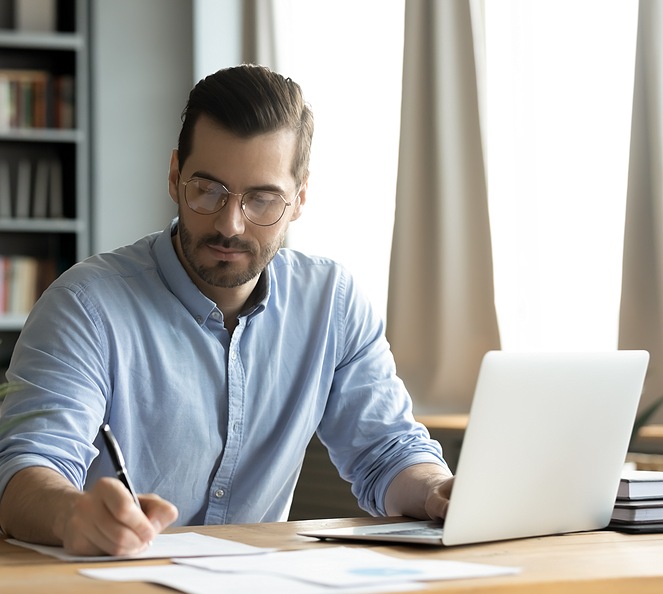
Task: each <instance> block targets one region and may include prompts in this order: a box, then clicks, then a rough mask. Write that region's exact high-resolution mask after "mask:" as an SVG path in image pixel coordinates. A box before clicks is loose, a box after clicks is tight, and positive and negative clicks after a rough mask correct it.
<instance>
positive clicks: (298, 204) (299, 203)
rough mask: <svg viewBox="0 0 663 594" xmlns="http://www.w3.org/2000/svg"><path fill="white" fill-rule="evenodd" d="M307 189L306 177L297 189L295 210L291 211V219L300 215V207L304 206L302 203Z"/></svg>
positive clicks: (304, 201)
mask: <svg viewBox="0 0 663 594" xmlns="http://www.w3.org/2000/svg"><path fill="white" fill-rule="evenodd" d="M307 190H308V178H307V179H306V181H305V182H304V183H303V184H302V187H301V189H300V190H299V194H298V198H296V200H297V202H296V204H295V210H294V211H293V213H292V216H291V217H290V220H291V221H296V220H297V219H298V218H299V217H300V216H301V214H302V209H303V208H304V204H305V203H306V192H307Z"/></svg>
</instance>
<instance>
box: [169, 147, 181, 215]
mask: <svg viewBox="0 0 663 594" xmlns="http://www.w3.org/2000/svg"><path fill="white" fill-rule="evenodd" d="M179 182H180V163H179V152H178V150H177V149H173V152H172V153H171V155H170V169H169V170H168V193H169V194H170V197H171V199H172V200H173V202H174V203H175V204H179V203H180V197H179V193H178V191H177V188H178V186H179Z"/></svg>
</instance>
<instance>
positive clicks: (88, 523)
mask: <svg viewBox="0 0 663 594" xmlns="http://www.w3.org/2000/svg"><path fill="white" fill-rule="evenodd" d="M139 501H140V504H141V509H139V508H138V506H137V505H136V503H135V502H134V500H133V498H132V496H131V494H130V493H129V491H128V490H127V489H126V487H125V486H124V485H123V484H122V483H121V482H120V481H119V480H117V479H115V478H103V479H101V480H99V481H98V482H97V484H96V485H95V486H94V487H93V488H92V490H90V491H86V492H82V493H81V492H80V491H78V490H77V489H75V488H74V487H73V485H71V484H70V483H69V482H68V481H67V480H66V479H65V478H64V477H62V476H61V475H60V474H58V473H57V472H55V471H53V470H51V469H48V468H41V467H34V468H26V469H24V470H21V471H19V472H17V473H16V474H15V475H14V476H13V477H12V479H11V480H10V481H9V484H8V485H7V488H6V489H5V492H4V494H3V496H2V499H1V500H0V526H1V527H2V530H3V531H4V532H5V533H6V534H7V535H10V536H12V537H14V538H17V539H19V540H24V541H27V542H34V543H39V544H49V545H62V546H63V547H64V548H65V550H66V551H67V552H68V553H72V554H78V555H100V554H109V555H130V554H135V553H138V552H140V551H142V550H144V549H145V548H147V547H148V546H149V543H150V541H152V540H153V539H154V537H155V536H156V535H157V534H158V533H159V532H161V530H163V529H164V528H166V527H167V526H169V525H170V524H172V523H173V522H174V521H175V520H176V519H177V508H176V507H175V506H174V505H173V504H171V503H169V502H168V501H165V500H164V499H161V498H160V497H158V496H157V495H140V496H139Z"/></svg>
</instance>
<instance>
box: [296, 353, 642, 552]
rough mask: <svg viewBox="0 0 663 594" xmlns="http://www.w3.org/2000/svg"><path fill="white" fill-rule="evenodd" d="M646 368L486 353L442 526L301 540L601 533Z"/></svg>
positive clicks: (426, 540)
mask: <svg viewBox="0 0 663 594" xmlns="http://www.w3.org/2000/svg"><path fill="white" fill-rule="evenodd" d="M648 362H649V354H648V353H647V352H646V351H612V352H607V353H513V352H506V351H492V352H489V353H487V354H486V356H485V357H484V359H483V362H482V364H481V368H480V372H479V378H478V381H477V386H476V390H475V394H474V399H473V401H472V407H471V411H470V416H469V421H468V426H467V430H466V432H465V437H464V439H463V446H462V449H461V453H460V458H459V461H458V468H457V471H456V478H455V480H454V487H453V491H452V495H451V500H450V502H449V508H448V513H447V517H446V520H445V522H444V526H443V527H441V525H439V524H435V523H434V522H426V521H415V522H407V523H398V524H390V525H384V524H383V525H380V520H378V519H376V522H375V524H371V525H370V526H363V527H354V528H336V529H327V530H318V531H307V532H300V534H302V535H304V536H314V537H317V538H339V539H360V540H379V541H385V542H389V541H391V542H411V543H422V544H437V545H442V544H443V545H459V544H469V543H478V542H487V541H495V540H506V539H512V538H524V537H531V536H542V535H547V534H560V533H565V532H579V531H587V530H598V529H602V528H605V527H606V526H607V525H608V523H609V522H610V517H611V515H612V510H613V506H614V503H615V497H616V494H617V487H618V485H619V479H620V476H621V472H622V468H623V464H624V459H625V456H626V452H627V449H628V444H629V440H630V436H631V432H632V429H633V425H634V421H635V416H636V412H637V407H638V402H639V400H640V394H641V392H642V387H643V383H644V378H645V373H646V370H647V365H648Z"/></svg>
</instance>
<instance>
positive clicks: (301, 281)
mask: <svg viewBox="0 0 663 594" xmlns="http://www.w3.org/2000/svg"><path fill="white" fill-rule="evenodd" d="M312 134H313V116H312V113H311V111H310V109H309V107H308V106H307V105H306V104H305V102H304V100H303V97H302V94H301V90H300V88H299V86H298V85H297V84H295V83H294V82H293V81H291V80H290V79H285V78H284V77H282V76H280V75H278V74H276V73H274V72H272V71H270V70H269V69H267V68H263V67H258V66H248V65H244V66H239V67H236V68H230V69H226V70H222V71H219V72H217V73H216V74H213V75H211V76H209V77H207V78H206V79H204V80H203V81H201V82H200V83H198V85H197V86H196V87H195V88H194V89H193V91H192V92H191V94H190V96H189V101H188V103H187V106H186V109H185V112H184V114H183V126H182V131H181V133H180V138H179V144H178V149H177V150H175V151H173V154H172V158H171V163H170V171H169V176H168V186H169V193H170V196H171V198H172V199H173V201H174V202H175V203H176V204H177V207H178V218H176V219H175V220H174V221H173V223H172V224H171V225H169V227H168V228H167V229H166V230H165V231H163V232H162V233H155V234H152V235H149V236H147V237H145V238H143V239H142V240H140V241H138V242H137V243H135V244H134V245H132V246H127V247H125V248H121V249H118V250H116V251H114V252H111V253H108V254H101V255H98V256H94V257H92V258H90V259H88V260H87V261H85V262H83V263H81V264H78V265H76V266H74V267H72V268H71V269H70V270H69V271H68V272H66V273H65V274H63V275H62V276H61V277H60V279H58V280H57V281H56V282H55V283H54V284H53V285H52V286H51V287H50V288H49V289H48V290H47V291H46V292H45V294H44V295H43V297H42V298H41V299H40V301H39V303H38V304H37V305H36V306H35V308H34V310H33V312H32V313H31V315H30V317H29V319H28V321H27V323H26V325H25V328H24V330H23V332H22V333H21V336H20V339H19V342H18V344H17V345H16V349H15V351H14V355H13V358H12V362H11V365H10V369H9V372H8V377H9V379H10V380H13V381H17V382H20V383H22V384H23V385H22V389H20V390H19V391H18V392H16V393H13V394H12V395H11V396H10V397H9V398H8V399H7V400H6V402H5V403H4V405H3V408H2V417H1V418H0V494H1V499H0V526H1V527H2V530H3V531H4V532H5V533H6V534H8V535H11V536H13V537H15V538H19V539H23V540H27V541H35V542H41V543H50V544H62V545H63V546H64V547H65V548H66V549H67V550H69V551H71V552H76V553H82V554H98V553H103V552H105V553H111V554H127V553H135V552H137V551H140V550H142V549H143V548H145V547H146V546H148V544H149V542H150V541H151V540H152V539H153V538H154V536H155V534H157V533H158V532H159V531H161V530H162V529H164V528H165V527H166V526H168V525H170V524H172V523H173V522H175V521H177V522H178V523H180V524H203V523H210V524H214V523H215V524H220V523H240V522H260V521H277V520H285V519H287V515H288V512H289V508H290V503H291V500H292V494H293V491H294V488H295V484H296V481H297V477H298V475H299V471H300V469H301V463H302V460H303V457H304V453H305V450H306V446H307V444H308V442H309V440H310V438H311V437H312V435H313V434H314V433H315V432H316V431H317V433H318V435H319V437H320V439H321V441H322V442H323V443H324V444H325V445H326V446H327V448H328V449H329V452H330V456H331V458H332V460H333V461H334V463H335V465H336V466H337V467H338V469H339V472H340V474H341V476H343V477H344V478H345V479H347V480H348V481H350V482H351V483H352V489H353V493H354V494H355V495H356V496H357V499H358V501H359V503H360V505H361V506H362V507H363V508H364V509H366V510H368V511H369V512H371V513H372V514H375V515H387V514H388V515H410V516H414V517H420V518H438V517H443V516H444V514H445V512H446V506H447V503H448V495H449V491H450V488H451V483H452V479H451V478H450V477H451V473H450V472H449V469H448V468H447V466H446V464H445V462H444V460H443V458H442V452H441V450H440V447H439V444H437V442H434V441H432V440H430V439H429V436H428V433H427V431H426V430H425V428H424V427H422V426H421V425H419V424H418V423H415V421H414V419H413V417H412V413H411V402H410V398H409V396H408V394H407V392H406V390H405V388H404V386H403V385H402V382H401V381H400V380H399V379H398V377H397V376H396V373H395V368H394V362H393V358H392V356H391V353H390V351H389V346H388V344H387V341H386V339H385V337H384V331H383V326H382V323H381V321H380V320H379V319H378V318H377V317H376V316H375V314H374V313H373V312H372V311H371V308H370V306H369V304H368V302H367V300H366V299H365V298H364V297H363V296H362V295H361V293H360V292H359V291H358V290H357V288H356V287H355V285H354V283H353V280H352V278H351V277H350V276H349V275H348V273H347V272H346V271H345V270H344V269H343V268H342V267H340V266H338V265H337V264H335V263H333V262H331V261H329V260H327V259H324V258H311V257H306V256H304V255H303V254H300V253H298V252H295V251H293V250H287V249H282V245H283V240H284V237H285V234H286V231H287V228H288V225H289V224H290V222H291V221H295V220H296V219H298V218H299V217H300V215H301V214H302V210H303V207H304V205H305V203H306V198H307V186H308V163H309V154H310V146H311V138H312ZM136 198H137V199H140V197H139V196H138V197H136ZM34 411H39V414H37V415H34V414H28V415H26V416H25V417H24V418H23V419H20V422H16V420H17V418H18V417H19V415H21V414H24V413H34ZM10 420H13V421H14V422H13V423H11V424H9V423H7V424H6V425H5V427H7V429H5V430H4V431H3V430H2V423H3V422H4V421H10ZM105 423H109V424H110V426H111V427H112V428H113V430H114V432H115V435H116V437H117V439H118V441H119V443H120V445H121V447H122V449H123V451H124V456H125V458H126V462H127V467H128V473H129V475H130V476H131V478H132V480H133V483H134V485H135V486H136V489H137V490H138V491H139V492H141V493H150V494H147V495H140V497H139V500H140V509H139V508H138V506H136V505H135V503H134V501H133V499H132V497H131V495H130V493H129V491H128V490H127V489H126V488H125V487H124V486H123V484H122V483H121V482H120V481H119V480H117V479H116V478H109V477H113V476H114V472H113V467H112V465H111V461H110V458H109V455H108V452H107V451H106V448H105V446H104V443H103V440H102V439H101V437H100V427H102V426H103V425H104V424H105ZM157 493H158V495H156V494H157Z"/></svg>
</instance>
